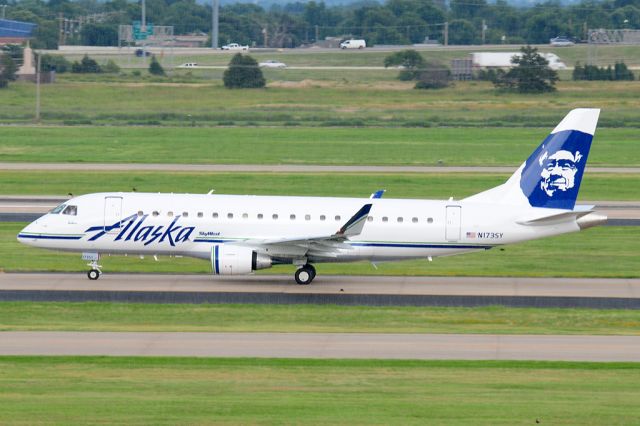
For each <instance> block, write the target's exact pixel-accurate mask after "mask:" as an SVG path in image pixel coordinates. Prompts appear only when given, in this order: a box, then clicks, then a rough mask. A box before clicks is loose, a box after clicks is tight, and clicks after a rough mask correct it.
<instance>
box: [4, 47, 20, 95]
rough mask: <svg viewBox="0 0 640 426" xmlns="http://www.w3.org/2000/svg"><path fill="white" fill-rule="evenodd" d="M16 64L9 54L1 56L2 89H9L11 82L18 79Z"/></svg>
mask: <svg viewBox="0 0 640 426" xmlns="http://www.w3.org/2000/svg"><path fill="white" fill-rule="evenodd" d="M16 71H17V67H16V63H15V62H14V61H13V59H12V58H11V55H9V54H8V53H6V52H5V53H4V54H2V56H0V89H5V88H7V87H9V81H13V80H15V79H16Z"/></svg>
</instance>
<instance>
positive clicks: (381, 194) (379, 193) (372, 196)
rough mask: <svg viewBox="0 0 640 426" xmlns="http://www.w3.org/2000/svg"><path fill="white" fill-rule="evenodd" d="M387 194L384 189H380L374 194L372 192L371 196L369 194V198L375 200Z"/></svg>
mask: <svg viewBox="0 0 640 426" xmlns="http://www.w3.org/2000/svg"><path fill="white" fill-rule="evenodd" d="M385 192H387V190H386V189H380V190H378V191H376V192H374V193H373V194H371V196H370V197H369V198H371V199H372V200H373V199H376V198H382V196H383V195H384V193H385Z"/></svg>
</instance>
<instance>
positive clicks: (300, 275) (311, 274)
mask: <svg viewBox="0 0 640 426" xmlns="http://www.w3.org/2000/svg"><path fill="white" fill-rule="evenodd" d="M315 277H316V268H314V267H313V266H312V265H308V264H307V265H304V266H303V267H302V268H300V269H298V270H297V271H296V274H295V279H296V282H297V283H298V284H300V285H309V284H311V281H313V279H314V278H315Z"/></svg>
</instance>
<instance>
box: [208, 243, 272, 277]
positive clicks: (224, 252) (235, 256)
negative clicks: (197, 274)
mask: <svg viewBox="0 0 640 426" xmlns="http://www.w3.org/2000/svg"><path fill="white" fill-rule="evenodd" d="M266 268H271V258H270V257H269V256H267V255H265V254H259V253H257V252H255V251H254V250H253V249H251V248H250V247H242V246H235V245H227V244H221V245H215V246H213V247H212V248H211V270H212V271H213V274H214V275H244V274H250V273H251V272H252V271H256V270H258V269H266Z"/></svg>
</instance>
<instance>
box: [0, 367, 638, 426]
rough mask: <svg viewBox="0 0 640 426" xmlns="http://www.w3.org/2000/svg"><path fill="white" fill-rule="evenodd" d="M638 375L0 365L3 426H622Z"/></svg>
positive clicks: (633, 371) (619, 371)
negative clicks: (432, 425)
mask: <svg viewBox="0 0 640 426" xmlns="http://www.w3.org/2000/svg"><path fill="white" fill-rule="evenodd" d="M639 381H640V367H638V364H615V363H603V364H594V363H557V362H509V361H505V362H496V361H488V362H482V361H444V362H442V361H375V360H353V361H346V360H287V359H284V360H272V359H237V360H235V359H234V360H230V359H193V358H101V357H86V358H80V357H0V408H1V409H0V423H3V424H25V423H28V424H38V423H47V424H93V423H103V424H104V423H106V424H112V423H127V424H195V423H207V424H209V423H216V424H300V423H305V424H322V425H326V424H349V425H352V424H402V425H407V424H412V425H413V424H416V425H417V424H425V423H434V422H435V423H439V424H474V425H476V424H491V425H496V424H508V425H512V424H535V423H536V421H538V422H540V423H542V424H597V425H601V424H629V423H635V422H636V421H637V419H638V417H639V416H640V407H639V406H638V404H637V401H638V400H639V399H640V387H638V385H637V383H638V382H639Z"/></svg>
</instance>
